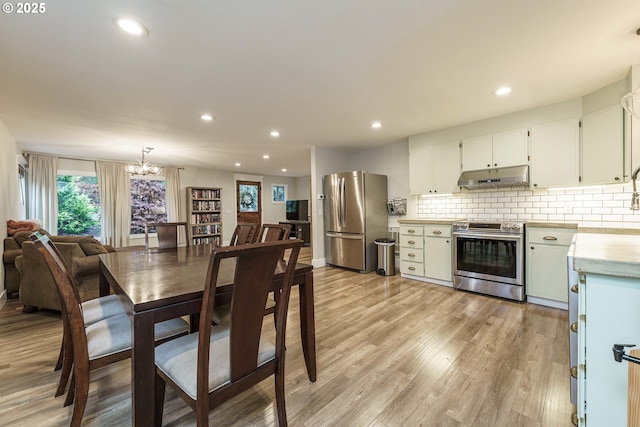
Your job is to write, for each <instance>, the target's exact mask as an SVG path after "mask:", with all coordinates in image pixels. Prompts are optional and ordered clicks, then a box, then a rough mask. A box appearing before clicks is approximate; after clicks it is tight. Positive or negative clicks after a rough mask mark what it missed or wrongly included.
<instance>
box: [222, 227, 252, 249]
mask: <svg viewBox="0 0 640 427" xmlns="http://www.w3.org/2000/svg"><path fill="white" fill-rule="evenodd" d="M255 230H256V225H255V224H238V225H236V229H235V230H233V234H232V235H231V241H230V242H229V246H238V245H245V244H247V243H252V242H253V238H254V237H256V232H255Z"/></svg>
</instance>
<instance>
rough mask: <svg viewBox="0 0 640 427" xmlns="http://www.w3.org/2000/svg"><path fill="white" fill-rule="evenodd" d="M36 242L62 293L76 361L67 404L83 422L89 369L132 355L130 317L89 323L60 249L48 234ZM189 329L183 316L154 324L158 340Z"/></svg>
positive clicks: (68, 352)
mask: <svg viewBox="0 0 640 427" xmlns="http://www.w3.org/2000/svg"><path fill="white" fill-rule="evenodd" d="M34 245H35V246H36V249H37V250H38V252H39V253H40V254H41V255H42V257H43V258H44V261H45V263H46V264H47V267H48V269H49V271H50V272H51V275H52V276H53V279H54V283H55V284H56V288H57V290H58V295H59V297H60V306H61V311H62V326H63V334H64V335H65V336H66V337H67V338H66V343H67V344H66V345H65V357H64V358H65V360H67V361H71V363H72V365H73V376H72V378H71V386H70V388H69V393H68V394H67V398H66V399H65V403H64V405H65V406H68V405H70V404H71V403H74V407H73V415H72V418H71V426H80V423H81V422H82V415H83V414H84V409H85V407H86V404H87V399H88V395H89V374H90V371H93V370H95V369H98V368H100V367H103V366H106V365H109V364H111V363H114V362H117V361H120V360H124V359H127V358H129V357H130V356H131V320H130V319H129V316H128V315H127V314H125V313H123V314H119V315H115V316H111V317H107V318H105V319H102V320H100V321H97V322H95V323H93V324H91V325H86V324H85V323H84V319H83V307H82V304H81V301H80V299H79V297H78V294H77V289H76V288H75V287H74V285H73V281H72V280H70V279H71V275H70V273H69V271H68V270H67V269H66V267H65V264H64V262H63V260H62V258H60V256H59V253H58V252H57V251H56V250H54V249H53V248H52V245H50V244H49V237H48V236H40V237H38V238H36V239H35V240H34ZM188 330H189V325H188V323H187V322H185V321H184V320H182V319H171V320H166V321H164V322H161V323H157V324H156V325H155V337H156V340H157V343H158V344H159V343H162V342H165V341H167V340H169V339H171V338H174V337H177V336H180V335H186V334H187V332H188ZM63 341H64V338H63ZM63 371H64V367H63Z"/></svg>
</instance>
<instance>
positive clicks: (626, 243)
mask: <svg viewBox="0 0 640 427" xmlns="http://www.w3.org/2000/svg"><path fill="white" fill-rule="evenodd" d="M573 257H574V258H573V266H574V269H575V270H576V271H579V272H585V273H595V274H605V275H610V276H621V277H633V278H640V235H638V234H602V233H588V232H581V231H578V233H577V235H576V240H575V250H574V253H573Z"/></svg>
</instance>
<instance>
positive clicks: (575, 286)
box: [571, 283, 578, 294]
mask: <svg viewBox="0 0 640 427" xmlns="http://www.w3.org/2000/svg"><path fill="white" fill-rule="evenodd" d="M571 292H573V293H576V294H577V293H578V284H577V283H576V284H575V285H573V286H572V287H571Z"/></svg>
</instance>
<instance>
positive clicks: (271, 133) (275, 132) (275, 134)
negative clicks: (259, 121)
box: [269, 130, 280, 138]
mask: <svg viewBox="0 0 640 427" xmlns="http://www.w3.org/2000/svg"><path fill="white" fill-rule="evenodd" d="M269 135H271V136H272V137H274V138H277V137H279V136H280V132H278V131H277V130H272V131H271V132H270V133H269Z"/></svg>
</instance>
